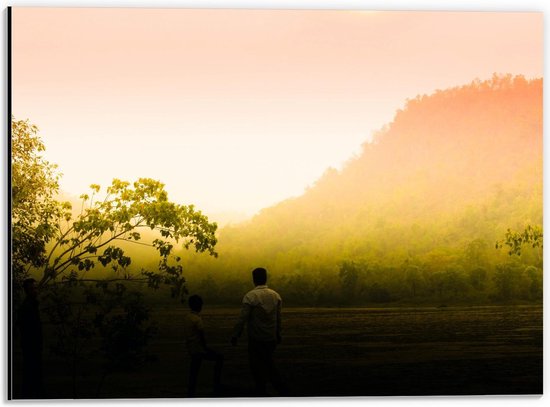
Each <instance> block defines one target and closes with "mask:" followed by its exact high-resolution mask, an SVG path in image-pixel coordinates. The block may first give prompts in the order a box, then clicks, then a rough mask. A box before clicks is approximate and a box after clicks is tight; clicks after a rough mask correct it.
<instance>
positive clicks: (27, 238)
mask: <svg viewBox="0 0 550 407" xmlns="http://www.w3.org/2000/svg"><path fill="white" fill-rule="evenodd" d="M44 150H45V147H44V144H43V143H42V141H41V139H40V137H39V136H38V128H37V127H36V126H34V125H31V124H29V122H28V121H17V120H15V119H13V118H12V233H13V235H12V250H11V255H12V279H13V281H14V282H15V283H18V282H20V281H21V280H22V279H23V278H25V277H26V276H28V275H32V276H33V277H35V278H37V279H38V280H39V284H38V286H39V287H40V288H41V289H42V292H43V296H42V298H43V299H44V300H45V301H44V302H45V307H44V309H45V311H46V314H47V315H48V317H49V319H50V322H51V323H53V324H54V325H55V326H56V328H57V329H55V330H54V335H55V336H56V337H55V338H53V347H52V350H53V351H54V353H57V354H59V355H62V356H63V357H64V358H66V359H67V362H69V366H72V369H70V371H71V373H72V378H73V386H72V388H73V397H76V376H77V372H78V371H79V370H82V369H84V368H83V367H82V366H81V363H80V362H81V361H82V360H85V357H84V356H83V355H84V352H85V351H87V350H89V349H88V348H87V346H88V342H89V339H90V338H91V337H92V336H93V335H100V337H101V338H102V341H101V343H102V345H101V350H100V351H101V353H102V354H103V356H104V358H105V360H106V363H104V370H103V372H102V379H101V382H100V384H99V386H98V392H99V391H100V389H101V385H102V383H103V380H104V378H105V377H106V376H107V375H108V374H110V373H111V372H113V371H115V370H120V369H129V368H130V369H132V368H135V367H136V366H135V364H136V363H138V364H139V363H140V362H144V361H146V360H147V358H146V357H145V356H144V355H145V352H144V347H145V345H146V344H147V340H148V338H149V337H150V336H151V335H152V332H153V330H152V328H151V327H150V326H147V325H146V321H147V320H148V317H149V310H148V308H147V307H146V306H145V305H144V304H143V302H142V296H141V295H140V294H139V293H138V292H137V291H132V290H130V289H128V287H129V283H136V282H137V283H142V284H144V285H147V286H148V287H151V288H159V287H160V285H161V284H164V285H167V286H169V287H170V289H171V294H172V297H175V298H178V299H182V300H183V298H184V296H185V294H186V293H187V290H186V286H185V278H184V276H183V266H182V265H181V257H179V256H175V255H173V251H174V248H175V247H176V245H178V244H181V245H182V246H183V247H184V248H186V249H189V248H194V249H195V250H196V251H197V252H206V253H208V254H210V255H212V256H215V257H216V256H217V253H216V252H215V250H214V247H215V245H216V242H217V239H216V229H217V225H216V223H211V222H209V220H208V218H207V217H206V216H205V215H203V214H202V213H201V212H200V211H198V210H196V209H195V208H194V206H193V205H180V204H177V203H174V202H170V201H169V199H168V193H167V192H166V191H165V189H164V184H162V183H161V182H159V181H156V180H153V179H149V178H140V179H138V180H137V181H136V182H134V183H132V184H130V183H129V182H126V181H121V180H118V179H114V180H113V181H112V183H111V185H110V186H109V187H107V188H106V190H105V193H104V194H101V188H100V186H99V185H95V184H94V185H91V186H90V189H91V193H90V194H83V195H82V196H81V199H82V202H81V205H80V210H79V211H78V212H76V211H74V210H73V208H72V205H71V204H70V203H68V202H60V201H58V200H56V195H57V194H58V192H59V183H58V180H59V176H60V175H59V174H58V173H57V172H56V166H55V165H53V164H50V163H49V162H48V161H46V160H45V159H44V158H43V157H42V156H41V153H42V152H43V151H44ZM100 195H101V196H100ZM144 230H148V231H149V232H148V233H144V232H143V231H144ZM129 244H135V245H140V247H145V246H146V247H149V248H150V250H151V251H152V252H153V253H154V252H155V251H156V252H157V255H158V259H159V261H158V266H157V267H152V268H151V267H149V268H143V267H141V268H138V271H137V272H136V270H135V269H134V270H131V268H130V265H131V263H132V258H131V256H129V255H128V254H127V250H126V247H128V245H129ZM92 269H96V270H94V272H92V271H91V270H92ZM16 286H17V285H16ZM50 339H52V338H50Z"/></svg>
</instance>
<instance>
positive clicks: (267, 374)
mask: <svg viewBox="0 0 550 407" xmlns="http://www.w3.org/2000/svg"><path fill="white" fill-rule="evenodd" d="M252 280H253V281H254V285H255V288H254V289H253V290H251V291H249V292H248V293H247V294H246V295H245V296H244V298H243V302H242V310H241V315H240V317H239V320H238V322H237V324H236V325H235V329H234V331H233V337H232V338H231V344H232V345H233V346H236V345H237V341H238V338H239V337H240V336H241V334H242V332H243V329H244V326H245V325H247V330H248V357H249V361H250V369H251V371H252V375H253V377H254V382H255V386H256V388H255V390H256V393H257V395H259V396H265V395H267V389H266V384H267V381H268V380H269V381H271V383H272V384H273V387H274V388H275V390H276V391H277V392H278V393H279V394H280V395H284V394H285V393H286V392H285V389H284V386H283V383H282V381H281V378H280V376H279V372H278V371H277V369H276V367H275V365H274V363H273V352H274V351H275V348H276V347H277V345H278V344H280V343H281V307H282V300H281V296H280V295H279V294H277V292H275V291H273V290H272V289H270V288H268V287H267V285H266V283H267V270H266V269H264V268H257V269H254V270H253V271H252Z"/></svg>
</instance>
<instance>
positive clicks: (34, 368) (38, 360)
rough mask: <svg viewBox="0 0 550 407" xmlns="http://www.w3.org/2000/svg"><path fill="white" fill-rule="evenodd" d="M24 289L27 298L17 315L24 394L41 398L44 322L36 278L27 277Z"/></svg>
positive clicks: (33, 397)
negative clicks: (41, 317) (39, 305)
mask: <svg viewBox="0 0 550 407" xmlns="http://www.w3.org/2000/svg"><path fill="white" fill-rule="evenodd" d="M23 289H24V291H25V300H23V303H22V304H21V306H20V308H19V310H18V311H19V312H18V315H17V324H18V325H19V331H20V333H21V350H22V353H23V392H22V396H23V398H26V399H39V398H41V397H42V322H41V320H40V311H39V309H38V289H37V288H36V285H35V280H34V279H32V278H28V279H26V280H25V281H24V282H23Z"/></svg>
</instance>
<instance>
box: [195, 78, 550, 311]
mask: <svg viewBox="0 0 550 407" xmlns="http://www.w3.org/2000/svg"><path fill="white" fill-rule="evenodd" d="M312 148H315V146H312ZM304 159H307V157H304ZM530 228H531V229H530ZM530 230H531V231H533V230H537V231H539V232H540V236H539V240H538V241H539V243H540V244H539V245H532V244H523V243H524V242H521V241H520V242H519V244H520V246H521V247H522V249H521V250H519V251H517V250H516V251H510V250H507V247H506V245H505V244H504V246H505V247H502V246H503V241H504V240H505V239H506V238H509V237H510V236H516V237H517V236H522V235H524V234H525V233H531V234H532V232H529V231H530ZM507 231H509V232H508V234H507ZM508 241H509V240H508ZM497 242H500V244H497ZM527 243H528V242H527ZM531 243H532V242H531ZM512 244H513V243H512ZM533 246H534V247H533ZM510 247H511V246H510ZM217 251H218V253H219V258H218V259H208V258H206V256H195V257H193V258H191V259H189V261H188V264H189V266H188V269H187V276H188V280H189V283H190V290H191V291H193V292H200V293H201V294H202V295H203V296H204V297H205V298H206V300H207V301H210V302H213V303H226V302H232V303H234V302H235V301H239V298H240V295H241V294H242V291H243V285H246V284H249V271H250V270H251V269H252V268H254V267H256V266H264V267H267V268H268V269H269V270H270V272H271V276H272V278H271V281H270V284H271V285H273V286H275V287H276V288H277V289H278V290H279V291H281V292H282V293H283V294H284V296H285V299H286V302H287V304H294V305H311V306H322V305H330V306H332V305H374V304H382V303H388V304H436V305H442V304H454V303H465V304H466V303H475V304H483V303H500V302H509V301H513V302H532V301H535V302H539V301H541V300H542V79H535V80H527V79H525V78H524V77H522V76H516V77H513V76H511V75H506V76H499V75H494V76H493V78H491V79H490V80H487V81H479V80H476V81H474V82H472V83H470V84H468V85H465V86H461V87H456V88H452V89H446V90H440V91H437V92H435V93H433V94H431V95H421V96H418V97H416V98H414V99H411V100H409V101H408V102H407V103H406V105H405V106H404V108H403V109H401V110H399V111H398V112H397V113H396V115H395V118H394V120H393V121H392V122H391V123H389V124H388V125H387V126H386V127H385V128H383V129H382V130H380V131H379V132H377V133H376V134H375V136H374V140H373V141H372V142H368V143H365V144H364V145H363V150H362V153H361V154H360V155H358V156H357V157H354V158H352V159H350V160H349V162H347V163H346V165H345V166H344V168H343V169H342V170H341V171H337V170H335V169H328V170H327V171H326V172H325V173H324V174H323V176H322V177H320V178H319V180H318V181H317V182H316V183H315V185H313V186H312V187H310V188H309V189H307V190H306V191H305V193H304V194H303V195H302V196H300V197H298V198H294V199H289V200H287V201H284V202H281V203H279V204H278V205H275V206H273V207H271V208H266V209H264V210H262V211H261V212H260V213H259V214H258V215H257V216H255V217H254V218H253V219H251V220H250V221H248V222H246V223H243V224H240V225H236V226H228V227H225V228H223V229H222V230H221V231H220V233H219V243H218V245H217Z"/></svg>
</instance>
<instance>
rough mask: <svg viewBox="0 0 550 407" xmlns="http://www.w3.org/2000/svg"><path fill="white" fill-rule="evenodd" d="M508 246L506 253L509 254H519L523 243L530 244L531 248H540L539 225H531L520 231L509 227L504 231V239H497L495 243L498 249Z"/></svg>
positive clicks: (541, 243)
mask: <svg viewBox="0 0 550 407" xmlns="http://www.w3.org/2000/svg"><path fill="white" fill-rule="evenodd" d="M505 245H506V246H508V247H509V250H508V254H509V255H510V256H511V255H513V254H515V255H518V256H521V250H522V247H523V246H524V245H526V246H531V247H533V248H536V247H540V248H541V249H542V245H543V234H542V229H541V228H540V226H536V225H535V226H531V225H527V227H526V228H525V229H524V230H523V231H521V232H514V231H512V230H510V229H508V230H507V231H506V235H505V236H504V240H499V241H498V242H497V243H496V248H497V249H500V248H502V247H504V246H505Z"/></svg>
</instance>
